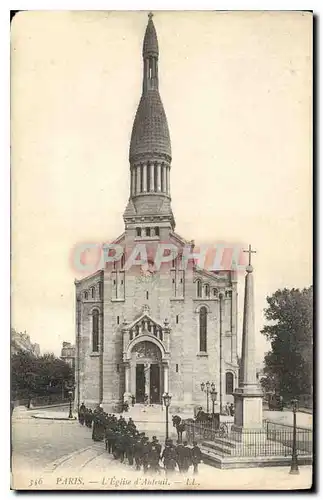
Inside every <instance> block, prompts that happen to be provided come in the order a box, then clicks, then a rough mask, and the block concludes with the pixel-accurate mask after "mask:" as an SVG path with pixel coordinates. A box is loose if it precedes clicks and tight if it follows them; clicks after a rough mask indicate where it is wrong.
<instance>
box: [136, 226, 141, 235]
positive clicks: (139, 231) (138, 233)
mask: <svg viewBox="0 0 323 500" xmlns="http://www.w3.org/2000/svg"><path fill="white" fill-rule="evenodd" d="M136 234H137V236H141V227H136Z"/></svg>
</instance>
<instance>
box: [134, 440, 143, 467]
mask: <svg viewBox="0 0 323 500" xmlns="http://www.w3.org/2000/svg"><path fill="white" fill-rule="evenodd" d="M134 456H135V464H136V470H140V469H141V464H142V459H141V458H142V440H141V436H140V435H138V436H137V437H136V440H135V446H134Z"/></svg>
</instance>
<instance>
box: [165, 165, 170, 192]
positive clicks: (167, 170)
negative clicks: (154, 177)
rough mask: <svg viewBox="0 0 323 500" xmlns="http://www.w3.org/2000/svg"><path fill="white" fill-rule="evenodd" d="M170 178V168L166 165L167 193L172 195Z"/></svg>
mask: <svg viewBox="0 0 323 500" xmlns="http://www.w3.org/2000/svg"><path fill="white" fill-rule="evenodd" d="M169 178H170V168H169V167H166V179H167V194H168V195H170V182H169Z"/></svg>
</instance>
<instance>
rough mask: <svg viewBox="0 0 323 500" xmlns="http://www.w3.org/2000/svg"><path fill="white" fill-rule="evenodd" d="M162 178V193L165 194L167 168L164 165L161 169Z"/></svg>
mask: <svg viewBox="0 0 323 500" xmlns="http://www.w3.org/2000/svg"><path fill="white" fill-rule="evenodd" d="M162 177H163V193H167V167H166V165H164V164H163V167H162Z"/></svg>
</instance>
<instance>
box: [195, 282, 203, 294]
mask: <svg viewBox="0 0 323 500" xmlns="http://www.w3.org/2000/svg"><path fill="white" fill-rule="evenodd" d="M196 295H197V296H198V297H202V284H201V282H200V280H197V282H196Z"/></svg>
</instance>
